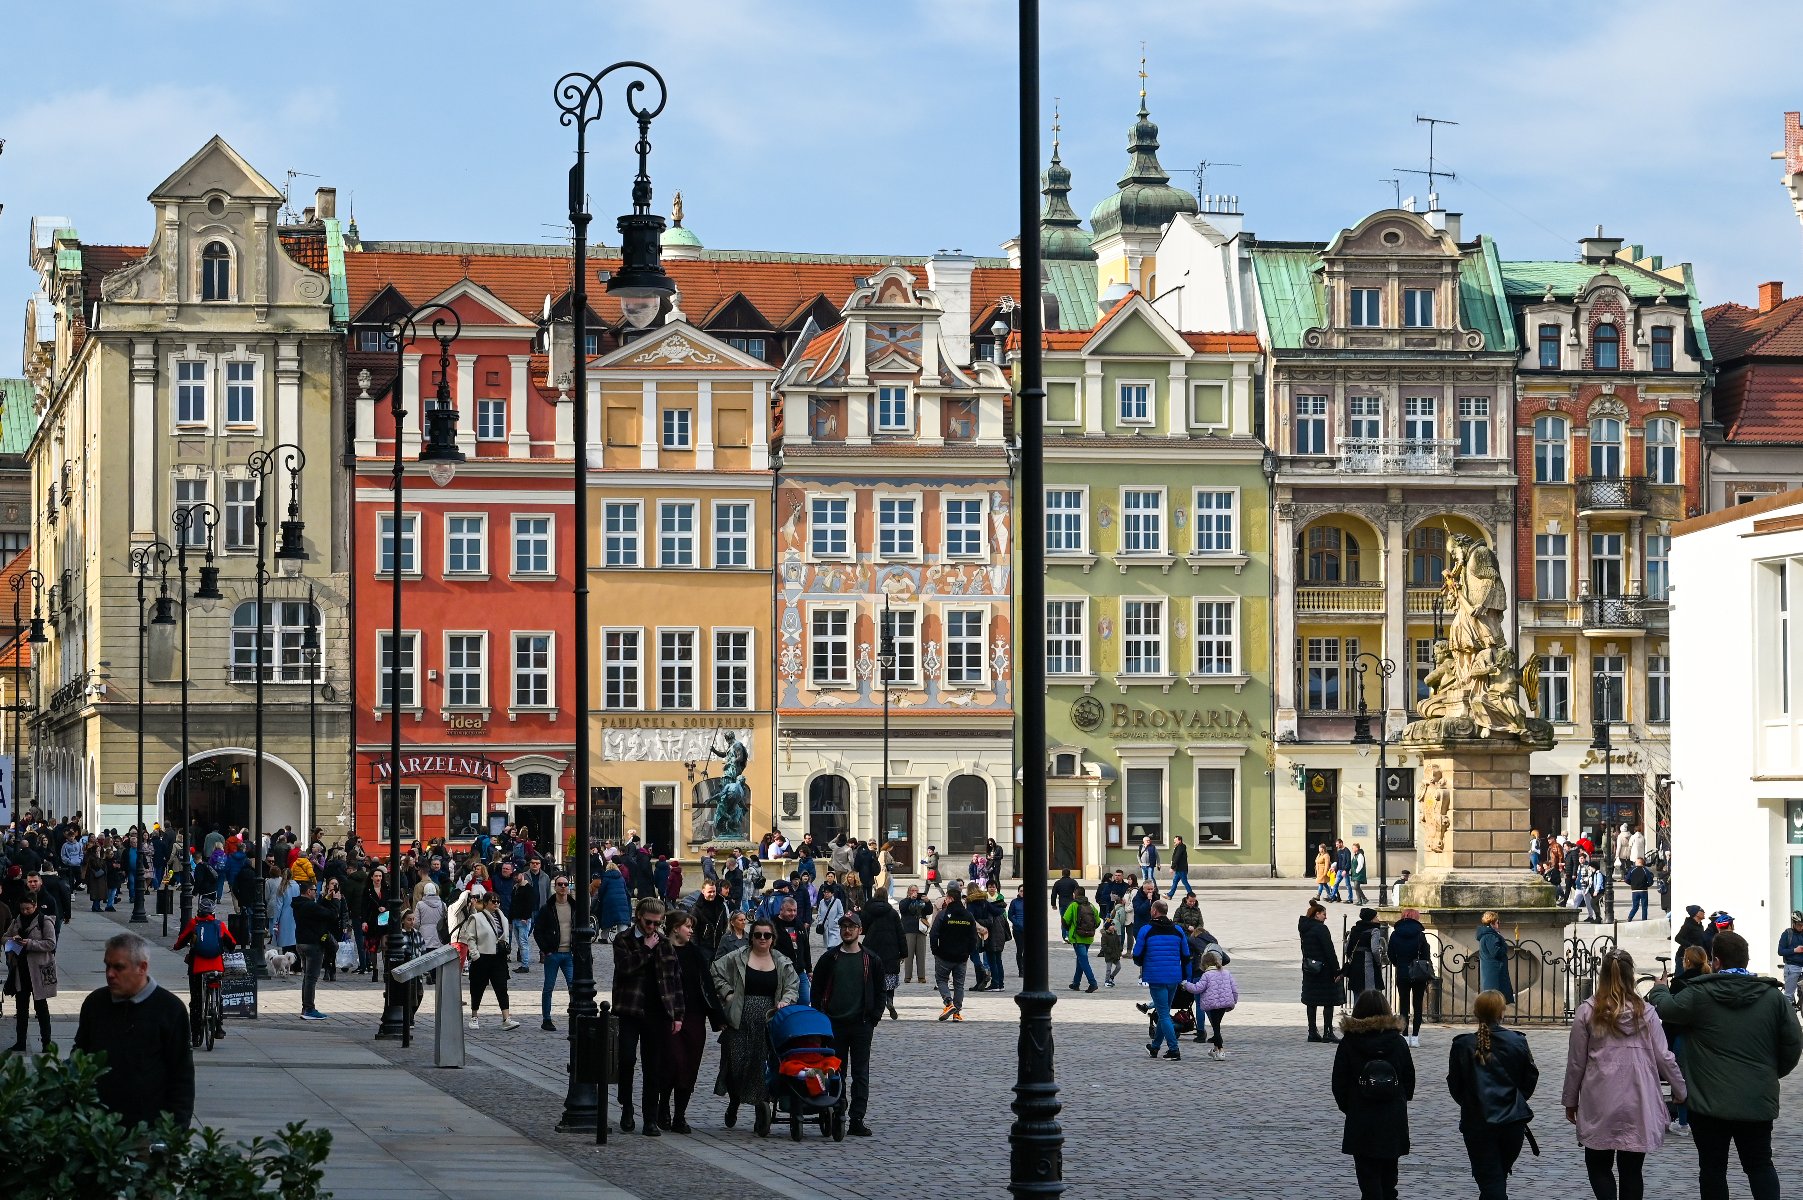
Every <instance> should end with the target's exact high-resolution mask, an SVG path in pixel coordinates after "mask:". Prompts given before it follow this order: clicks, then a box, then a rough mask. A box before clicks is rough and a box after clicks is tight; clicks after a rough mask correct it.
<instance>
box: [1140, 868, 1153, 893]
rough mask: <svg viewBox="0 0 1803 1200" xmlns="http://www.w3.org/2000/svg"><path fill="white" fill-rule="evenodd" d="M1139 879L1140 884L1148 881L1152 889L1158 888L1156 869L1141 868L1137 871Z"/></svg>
mask: <svg viewBox="0 0 1803 1200" xmlns="http://www.w3.org/2000/svg"><path fill="white" fill-rule="evenodd" d="M1139 878H1140V882H1141V883H1144V882H1147V881H1148V880H1149V881H1151V884H1152V887H1153V888H1154V889H1156V888H1157V887H1158V868H1157V867H1141V868H1140V869H1139Z"/></svg>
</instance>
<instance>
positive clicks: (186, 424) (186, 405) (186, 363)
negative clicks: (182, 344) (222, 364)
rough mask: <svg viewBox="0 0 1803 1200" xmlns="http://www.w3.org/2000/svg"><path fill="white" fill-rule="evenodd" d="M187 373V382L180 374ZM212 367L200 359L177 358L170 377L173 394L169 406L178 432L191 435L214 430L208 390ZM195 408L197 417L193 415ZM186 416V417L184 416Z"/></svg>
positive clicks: (181, 356) (179, 356)
mask: <svg viewBox="0 0 1803 1200" xmlns="http://www.w3.org/2000/svg"><path fill="white" fill-rule="evenodd" d="M189 368H193V370H191V371H189V374H188V376H187V378H184V377H183V372H184V371H185V370H188V369H189ZM212 368H213V363H212V360H211V359H208V358H204V357H201V356H199V355H177V356H176V358H175V371H174V373H173V375H172V376H171V379H172V382H173V386H174V389H175V394H174V397H173V402H172V403H171V404H170V405H169V413H170V416H172V417H174V418H175V428H176V430H177V431H178V432H183V433H194V432H196V431H200V430H206V429H211V428H212V427H213V409H212V396H211V394H210V391H209V389H210V387H211V384H212V374H213V370H212ZM195 406H198V409H199V412H198V415H196V414H195ZM184 413H186V414H187V415H183V414H184Z"/></svg>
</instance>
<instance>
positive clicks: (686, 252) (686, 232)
mask: <svg viewBox="0 0 1803 1200" xmlns="http://www.w3.org/2000/svg"><path fill="white" fill-rule="evenodd" d="M658 244H659V245H660V246H661V247H663V256H664V257H665V258H667V259H669V260H670V261H671V262H685V261H687V260H689V259H695V258H700V257H701V250H702V246H701V239H700V238H698V237H696V236H695V231H694V230H692V229H684V228H683V225H682V193H681V192H677V193H676V195H675V197H674V198H673V199H672V200H671V201H670V228H668V229H666V230H664V232H663V235H662V236H661V237H660V238H658Z"/></svg>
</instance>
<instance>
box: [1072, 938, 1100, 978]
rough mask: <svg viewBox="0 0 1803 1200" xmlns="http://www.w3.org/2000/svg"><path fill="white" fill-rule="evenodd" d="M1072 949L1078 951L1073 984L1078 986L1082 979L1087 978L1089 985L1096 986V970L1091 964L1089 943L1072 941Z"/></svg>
mask: <svg viewBox="0 0 1803 1200" xmlns="http://www.w3.org/2000/svg"><path fill="white" fill-rule="evenodd" d="M1071 949H1072V950H1075V951H1076V952H1077V965H1076V969H1075V971H1074V972H1073V973H1072V974H1071V986H1072V987H1076V986H1077V984H1078V982H1079V981H1080V980H1084V979H1087V980H1089V986H1090V987H1092V988H1093V987H1095V986H1096V972H1095V968H1093V967H1091V966H1090V965H1089V943H1087V942H1073V943H1071Z"/></svg>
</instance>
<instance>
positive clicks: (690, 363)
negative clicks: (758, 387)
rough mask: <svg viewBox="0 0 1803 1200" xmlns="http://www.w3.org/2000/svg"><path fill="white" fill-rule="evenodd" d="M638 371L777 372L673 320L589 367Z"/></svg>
mask: <svg viewBox="0 0 1803 1200" xmlns="http://www.w3.org/2000/svg"><path fill="white" fill-rule="evenodd" d="M589 369H590V370H593V371H612V372H619V373H627V374H636V373H640V372H645V371H677V372H687V371H757V372H759V373H761V374H773V373H774V371H773V368H772V367H771V366H770V364H769V363H767V362H765V361H764V360H763V359H761V358H753V357H752V356H751V355H749V354H746V353H745V352H744V351H742V350H735V349H733V348H732V347H731V346H729V345H727V344H726V343H725V342H723V341H721V340H720V339H719V338H716V337H711V336H709V335H708V334H707V333H705V332H703V331H702V330H699V329H697V328H695V327H694V326H693V325H690V324H689V323H688V322H687V321H670V322H668V323H666V324H664V325H660V326H658V327H657V328H656V329H655V330H653V331H652V332H651V333H648V334H646V335H645V336H644V337H641V338H637V339H635V340H633V341H630V342H628V343H626V344H625V345H624V346H621V347H620V348H619V349H618V350H614V351H612V352H610V353H608V354H607V355H605V356H604V357H602V358H599V359H596V360H595V362H594V363H593V365H592V366H591V367H590V368H589Z"/></svg>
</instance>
